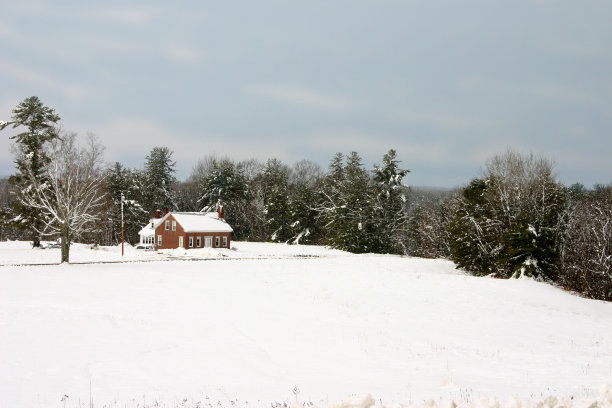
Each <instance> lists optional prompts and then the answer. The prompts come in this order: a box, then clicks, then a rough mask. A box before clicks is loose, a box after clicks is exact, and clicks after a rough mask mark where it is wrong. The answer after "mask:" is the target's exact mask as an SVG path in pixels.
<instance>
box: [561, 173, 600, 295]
mask: <svg viewBox="0 0 612 408" xmlns="http://www.w3.org/2000/svg"><path fill="white" fill-rule="evenodd" d="M559 280H560V283H561V284H562V285H563V286H564V287H565V288H566V289H569V290H574V291H576V292H579V293H581V294H583V295H585V296H588V297H590V298H595V299H601V300H607V301H610V300H612V185H610V186H597V187H596V189H595V191H593V192H592V193H590V194H588V195H587V196H586V197H585V198H583V199H582V200H580V201H579V202H578V203H577V204H576V205H575V206H573V208H572V209H571V210H570V211H569V216H568V220H567V229H566V236H565V239H564V243H563V248H562V252H561V276H560V279H559Z"/></svg>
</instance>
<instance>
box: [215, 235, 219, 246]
mask: <svg viewBox="0 0 612 408" xmlns="http://www.w3.org/2000/svg"><path fill="white" fill-rule="evenodd" d="M215 248H219V237H215Z"/></svg>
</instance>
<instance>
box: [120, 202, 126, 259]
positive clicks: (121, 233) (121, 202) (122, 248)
mask: <svg viewBox="0 0 612 408" xmlns="http://www.w3.org/2000/svg"><path fill="white" fill-rule="evenodd" d="M124 200H125V197H124V196H123V193H121V256H123V201H124Z"/></svg>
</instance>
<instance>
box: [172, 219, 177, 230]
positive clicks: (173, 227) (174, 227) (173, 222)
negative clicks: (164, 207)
mask: <svg viewBox="0 0 612 408" xmlns="http://www.w3.org/2000/svg"><path fill="white" fill-rule="evenodd" d="M172 231H176V221H172Z"/></svg>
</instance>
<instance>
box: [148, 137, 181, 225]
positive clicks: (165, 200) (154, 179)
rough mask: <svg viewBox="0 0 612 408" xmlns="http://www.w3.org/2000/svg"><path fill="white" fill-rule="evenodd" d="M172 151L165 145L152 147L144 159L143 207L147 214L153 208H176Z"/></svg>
mask: <svg viewBox="0 0 612 408" xmlns="http://www.w3.org/2000/svg"><path fill="white" fill-rule="evenodd" d="M172 154H173V152H172V151H171V150H170V149H169V148H167V147H154V148H153V149H152V150H151V152H150V153H149V154H148V155H147V157H146V159H145V168H144V176H145V179H146V190H144V191H143V196H144V197H146V206H145V209H146V210H147V211H148V212H149V214H154V213H155V210H159V209H164V208H167V209H169V210H171V211H172V210H176V209H177V198H176V193H175V191H174V187H175V184H176V182H177V180H176V178H175V176H174V173H175V172H176V171H175V169H174V167H175V166H176V162H175V161H173V160H172Z"/></svg>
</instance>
